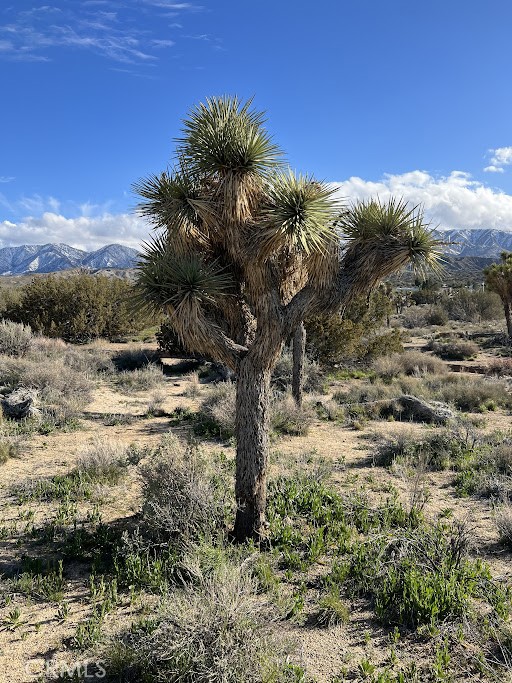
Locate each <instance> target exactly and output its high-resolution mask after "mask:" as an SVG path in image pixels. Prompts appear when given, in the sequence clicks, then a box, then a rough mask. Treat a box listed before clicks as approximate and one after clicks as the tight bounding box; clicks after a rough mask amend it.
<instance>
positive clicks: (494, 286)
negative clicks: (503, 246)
mask: <svg viewBox="0 0 512 683" xmlns="http://www.w3.org/2000/svg"><path fill="white" fill-rule="evenodd" d="M484 274H485V283H486V285H487V287H488V289H490V290H491V292H496V294H497V295H498V296H499V297H500V299H501V303H502V304H503V310H504V312H505V320H506V323H507V334H508V336H509V337H510V338H511V339H512V254H510V253H508V252H506V251H504V252H502V254H501V261H500V262H499V263H493V264H492V266H489V267H488V268H486V269H485V270H484Z"/></svg>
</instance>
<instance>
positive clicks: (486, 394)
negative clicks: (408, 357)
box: [425, 374, 512, 412]
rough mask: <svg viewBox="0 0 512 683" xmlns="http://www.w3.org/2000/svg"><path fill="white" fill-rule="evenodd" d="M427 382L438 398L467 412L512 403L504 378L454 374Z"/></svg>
mask: <svg viewBox="0 0 512 683" xmlns="http://www.w3.org/2000/svg"><path fill="white" fill-rule="evenodd" d="M425 384H426V387H427V388H428V390H429V391H430V392H431V394H432V395H433V396H435V398H436V399H437V400H439V401H444V402H445V403H449V404H451V405H453V406H455V407H456V408H457V409H458V410H463V411H466V412H483V411H485V410H495V409H496V408H497V407H499V406H501V407H510V406H511V405H512V396H511V395H510V393H509V387H508V385H507V383H506V382H505V381H504V380H499V379H495V378H489V377H478V376H477V377H471V378H469V377H465V376H460V375H456V374H452V375H447V376H446V377H442V378H429V379H427V380H425Z"/></svg>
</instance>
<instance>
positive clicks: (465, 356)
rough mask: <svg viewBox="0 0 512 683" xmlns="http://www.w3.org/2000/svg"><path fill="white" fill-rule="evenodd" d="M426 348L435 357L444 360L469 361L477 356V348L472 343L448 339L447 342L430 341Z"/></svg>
mask: <svg viewBox="0 0 512 683" xmlns="http://www.w3.org/2000/svg"><path fill="white" fill-rule="evenodd" d="M428 348H429V350H430V351H432V353H435V355H436V356H439V357H440V358H443V359H444V360H470V359H471V358H475V356H476V355H477V354H478V351H479V349H478V346H477V345H476V344H475V343H474V342H472V341H464V340H461V339H450V340H448V341H443V342H438V341H431V342H430V343H429V345H428Z"/></svg>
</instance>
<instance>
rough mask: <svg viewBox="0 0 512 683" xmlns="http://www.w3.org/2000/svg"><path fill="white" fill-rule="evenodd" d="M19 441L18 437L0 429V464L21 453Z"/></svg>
mask: <svg viewBox="0 0 512 683" xmlns="http://www.w3.org/2000/svg"><path fill="white" fill-rule="evenodd" d="M0 422H1V420H0ZM21 443H22V442H21V440H20V438H19V437H17V436H15V435H8V434H2V433H1V431H0V464H3V463H4V462H7V460H9V459H10V458H18V457H19V456H20V453H21Z"/></svg>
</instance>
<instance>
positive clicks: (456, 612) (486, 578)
mask: <svg viewBox="0 0 512 683" xmlns="http://www.w3.org/2000/svg"><path fill="white" fill-rule="evenodd" d="M469 538H470V533H469V531H468V529H467V528H465V527H464V526H462V525H454V526H452V527H451V528H449V527H447V526H445V525H441V524H438V525H435V526H427V525H420V526H418V527H417V528H415V529H412V530H404V531H403V532H401V533H400V534H393V535H390V534H378V535H373V536H370V537H369V538H366V539H363V540H356V541H355V542H354V543H353V544H352V545H351V546H350V548H348V551H347V553H346V554H345V556H342V557H341V558H340V560H339V561H338V562H337V563H336V564H335V565H334V567H333V570H332V573H331V575H330V576H329V577H328V578H327V580H326V582H327V585H335V586H340V587H345V588H346V589H348V590H349V592H351V593H352V594H355V595H362V596H366V597H368V598H370V599H371V600H372V602H373V606H374V609H375V612H376V614H377V616H378V617H379V618H380V619H381V620H382V621H383V623H385V624H404V625H407V626H412V627H417V626H420V625H422V624H425V625H428V626H431V627H433V626H435V625H436V624H438V623H440V622H442V621H444V620H447V619H452V620H453V619H461V618H464V617H465V616H467V615H469V614H470V612H471V609H472V605H473V602H474V600H480V601H482V602H484V603H487V606H488V609H490V610H492V611H493V612H494V614H496V615H498V616H499V617H504V616H506V615H507V613H508V609H509V600H510V598H509V595H508V592H507V590H506V589H505V588H502V587H501V586H500V585H498V584H497V583H495V582H494V581H493V580H492V578H491V575H490V572H489V569H488V568H487V566H486V565H485V564H484V563H483V562H481V561H480V560H471V559H469V557H468V550H469V547H470V543H469Z"/></svg>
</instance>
